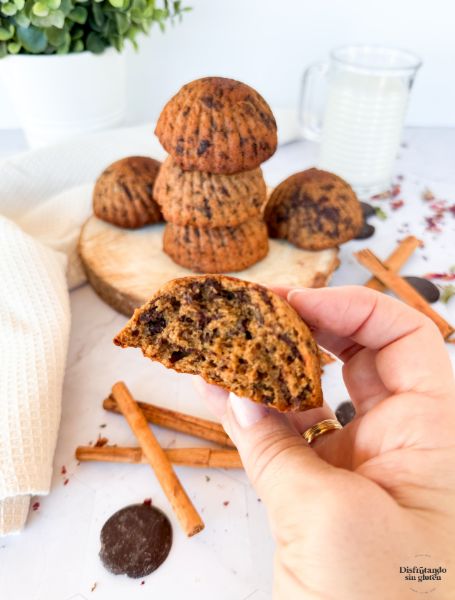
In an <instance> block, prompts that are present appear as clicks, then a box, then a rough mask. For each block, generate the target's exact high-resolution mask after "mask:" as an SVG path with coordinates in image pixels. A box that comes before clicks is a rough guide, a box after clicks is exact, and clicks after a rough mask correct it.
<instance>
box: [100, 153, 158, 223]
mask: <svg viewBox="0 0 455 600" xmlns="http://www.w3.org/2000/svg"><path fill="white" fill-rule="evenodd" d="M160 166H161V163H160V162H159V161H157V160H154V159H153V158H148V157H146V156H128V157H127V158H122V159H121V160H118V161H117V162H114V163H112V164H111V165H109V167H107V169H105V170H104V171H103V172H102V173H101V175H100V176H99V177H98V179H97V180H96V183H95V188H94V190H93V212H94V213H95V215H96V216H97V217H98V218H99V219H102V220H103V221H107V222H108V223H112V224H113V225H117V226H118V227H125V228H128V229H135V228H137V227H142V226H143V225H149V224H151V223H158V222H159V221H162V220H163V218H162V215H161V211H160V207H159V206H158V204H157V203H156V202H155V199H154V195H153V186H154V184H155V180H156V177H157V175H158V172H159V169H160Z"/></svg>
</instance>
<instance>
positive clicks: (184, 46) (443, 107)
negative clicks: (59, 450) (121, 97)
mask: <svg viewBox="0 0 455 600" xmlns="http://www.w3.org/2000/svg"><path fill="white" fill-rule="evenodd" d="M184 3H185V4H186V5H191V6H193V7H194V10H193V12H192V13H189V14H186V15H185V17H184V19H183V22H182V23H181V24H176V25H175V27H171V26H169V27H168V30H167V31H166V33H165V35H162V34H161V33H160V32H159V31H158V29H157V28H154V29H153V31H152V35H151V37H150V38H148V39H147V38H145V37H143V38H141V40H140V45H141V49H140V52H139V53H138V54H135V53H134V52H129V53H128V54H129V56H128V72H129V73H128V76H129V96H130V97H129V102H128V106H129V114H128V122H129V123H138V122H143V121H152V120H154V119H155V118H156V116H157V115H158V113H159V111H160V109H161V107H162V105H163V104H164V102H165V101H166V99H168V98H169V96H170V95H172V94H173V93H174V92H175V91H177V89H178V88H179V87H180V86H181V85H182V84H183V83H184V82H187V81H190V80H191V79H194V78H195V77H198V76H202V75H224V76H230V77H234V78H237V79H240V80H243V81H245V82H247V83H250V84H251V85H252V86H253V87H255V88H257V89H258V90H259V91H260V92H261V93H262V94H263V95H264V96H265V97H266V99H267V100H268V101H269V103H270V104H272V106H273V107H274V108H276V107H287V108H294V107H295V106H296V103H297V99H298V91H299V85H300V78H301V74H302V71H303V70H304V68H305V67H306V66H307V65H309V64H310V63H312V62H314V61H316V60H321V59H324V58H325V57H326V56H327V54H328V51H329V49H330V48H332V47H334V46H338V45H341V44H347V43H355V42H368V43H376V44H387V45H392V46H398V47H404V48H409V49H410V50H414V51H415V52H416V53H418V54H419V55H420V56H421V57H422V58H423V60H424V66H423V68H422V69H421V72H420V73H419V75H418V77H417V80H416V84H415V88H414V93H413V96H412V100H411V105H410V110H409V113H408V118H407V122H408V123H409V124H412V125H441V126H455V33H454V31H455V30H454V27H455V3H454V2H453V0H432V1H431V2H428V1H424V0H368V1H365V0H364V1H362V0H338V1H337V0H316V1H315V0H274V1H273V0H187V1H186V2H184ZM75 85H77V83H76V82H75ZM5 94H6V93H5V91H4V89H3V88H2V87H1V84H0V128H2V127H11V126H17V122H16V121H15V118H14V116H13V113H12V110H11V107H8V105H7V102H6V98H5ZM31 101H33V100H32V99H31Z"/></svg>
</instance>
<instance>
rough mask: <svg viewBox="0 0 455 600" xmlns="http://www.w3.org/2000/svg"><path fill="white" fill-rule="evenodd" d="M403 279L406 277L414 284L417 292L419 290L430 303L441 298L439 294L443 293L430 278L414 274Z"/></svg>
mask: <svg viewBox="0 0 455 600" xmlns="http://www.w3.org/2000/svg"><path fill="white" fill-rule="evenodd" d="M403 279H406V281H407V282H408V283H409V285H412V287H413V288H414V289H415V290H416V292H419V294H420V295H421V296H423V297H424V298H425V300H426V301H427V302H429V303H430V304H433V302H437V301H438V300H439V296H440V295H441V292H440V291H439V288H438V287H437V286H436V285H435V284H434V283H433V282H431V281H429V280H428V279H424V278H423V277H413V276H409V277H403Z"/></svg>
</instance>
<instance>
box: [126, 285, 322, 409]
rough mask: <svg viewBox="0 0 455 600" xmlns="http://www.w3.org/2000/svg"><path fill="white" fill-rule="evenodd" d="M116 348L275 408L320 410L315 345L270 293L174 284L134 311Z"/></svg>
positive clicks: (252, 287) (235, 287)
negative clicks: (131, 349)
mask: <svg viewBox="0 0 455 600" xmlns="http://www.w3.org/2000/svg"><path fill="white" fill-rule="evenodd" d="M114 343H115V344H117V345H118V346H122V347H127V346H131V347H135V348H141V350H142V353H143V354H144V356H146V357H147V358H150V359H152V360H156V361H159V362H161V363H162V364H164V365H165V366H166V367H168V368H171V369H174V370H176V371H179V372H182V373H192V374H197V375H201V376H202V377H203V378H204V379H205V380H206V381H208V382H209V383H213V384H216V385H219V386H221V387H223V388H226V389H228V390H231V391H232V392H234V393H236V394H237V395H238V396H244V397H247V398H250V399H251V400H254V401H255V402H261V403H263V404H266V405H268V406H272V407H274V408H276V409H278V410H279V411H301V410H306V409H309V408H314V407H316V406H321V405H322V392H321V382H320V366H319V356H318V348H317V345H316V343H315V341H314V339H313V337H312V335H311V332H310V330H309V329H308V327H307V326H306V325H305V323H304V322H303V321H302V319H301V318H300V317H299V316H298V315H297V313H296V312H295V311H294V310H293V309H292V308H291V307H290V306H289V304H288V303H287V302H286V301H285V300H283V299H282V298H280V297H279V296H277V295H276V294H274V293H273V292H271V291H270V290H268V289H266V288H264V287H262V286H260V285H257V284H253V283H249V282H246V281H242V280H240V279H234V278H232V277H225V276H220V275H218V276H214V275H211V276H209V275H207V276H199V277H196V276H194V277H184V278H182V279H174V280H172V281H169V282H168V283H167V284H166V285H165V286H163V287H162V288H161V289H160V290H159V291H158V292H157V293H156V294H155V295H154V296H153V297H152V298H151V299H150V300H149V301H148V302H147V303H146V304H144V306H142V307H141V308H139V309H136V310H135V312H134V315H133V317H132V318H131V320H130V321H129V322H128V323H127V325H126V327H125V328H124V329H123V330H122V331H121V332H120V333H119V334H118V335H117V336H116V338H115V339H114Z"/></svg>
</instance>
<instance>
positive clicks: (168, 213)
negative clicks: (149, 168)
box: [154, 156, 267, 227]
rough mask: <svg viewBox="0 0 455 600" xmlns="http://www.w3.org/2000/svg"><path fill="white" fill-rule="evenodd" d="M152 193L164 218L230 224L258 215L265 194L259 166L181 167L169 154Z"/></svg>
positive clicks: (186, 222)
mask: <svg viewBox="0 0 455 600" xmlns="http://www.w3.org/2000/svg"><path fill="white" fill-rule="evenodd" d="M154 193H155V198H156V200H157V202H158V203H159V205H160V207H161V210H162V213H163V216H164V218H165V220H166V221H170V222H172V223H174V224H175V225H192V226H194V227H232V226H236V225H239V224H240V223H243V222H245V221H248V220H249V219H253V218H259V217H260V216H261V212H262V208H263V206H264V204H265V201H266V198H267V192H266V185H265V181H264V178H263V176H262V171H261V169H253V170H252V171H245V172H243V173H237V174H236V175H216V174H212V173H202V172H201V171H183V170H182V169H181V167H180V166H179V165H178V164H177V163H176V162H175V161H174V159H173V158H172V157H171V156H169V157H168V158H167V159H166V160H165V161H164V163H163V166H162V167H161V170H160V173H159V175H158V178H157V180H156V183H155V189H154Z"/></svg>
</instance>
